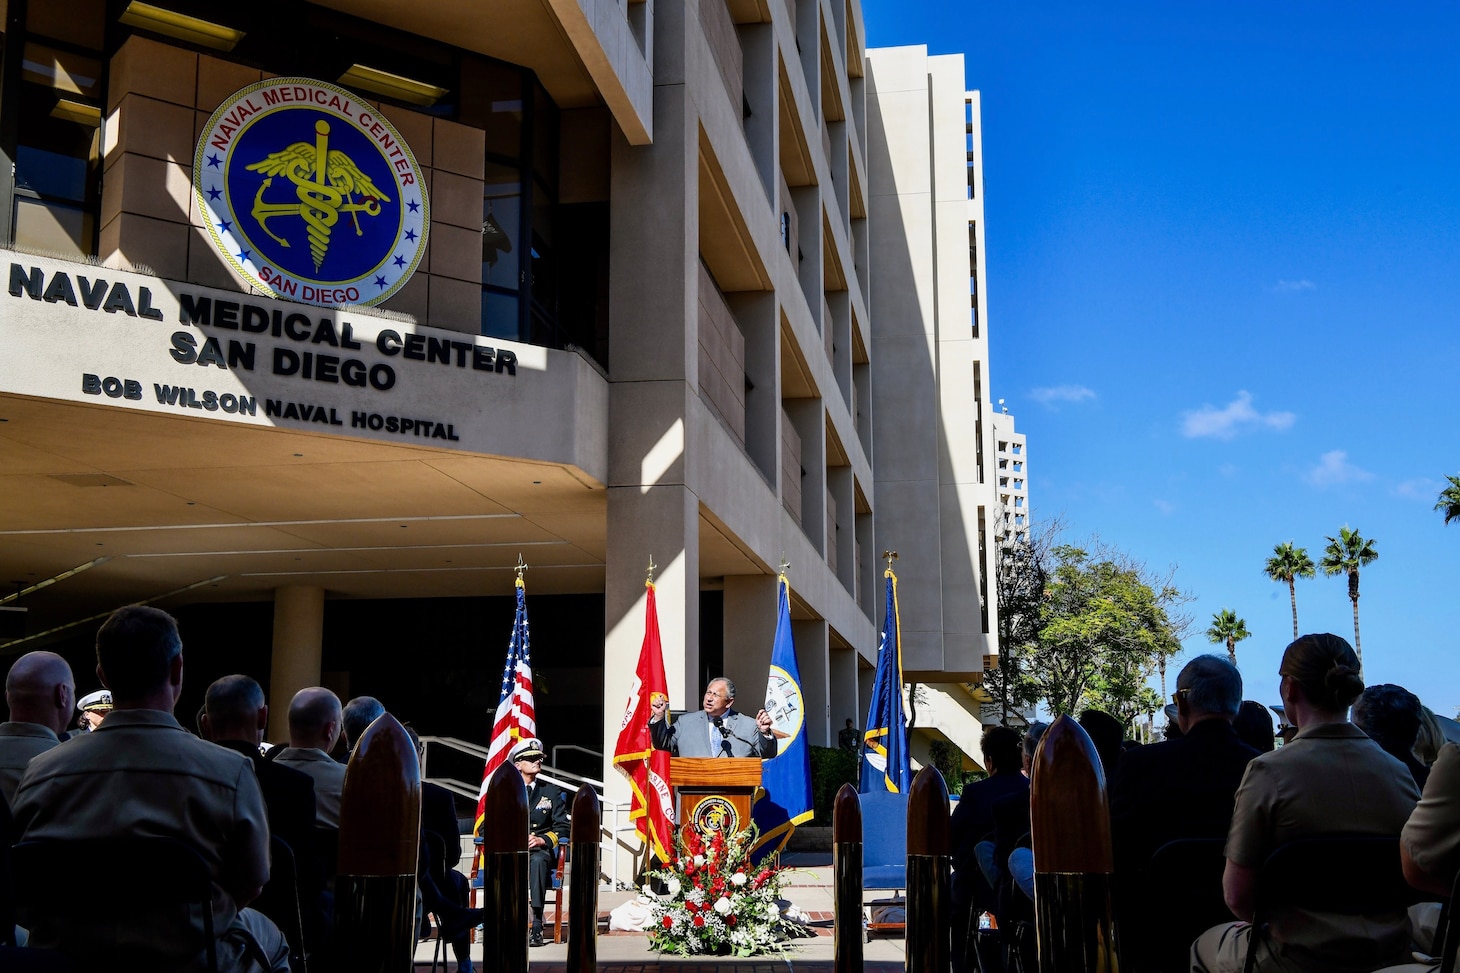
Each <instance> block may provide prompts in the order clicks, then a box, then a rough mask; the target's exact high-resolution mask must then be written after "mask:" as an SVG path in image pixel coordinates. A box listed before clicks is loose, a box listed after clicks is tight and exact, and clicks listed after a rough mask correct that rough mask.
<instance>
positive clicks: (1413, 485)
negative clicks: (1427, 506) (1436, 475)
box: [1394, 476, 1441, 503]
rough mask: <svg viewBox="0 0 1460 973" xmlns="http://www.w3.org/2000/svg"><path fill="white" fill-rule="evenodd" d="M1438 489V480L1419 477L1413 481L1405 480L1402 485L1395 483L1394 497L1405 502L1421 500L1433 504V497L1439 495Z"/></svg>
mask: <svg viewBox="0 0 1460 973" xmlns="http://www.w3.org/2000/svg"><path fill="white" fill-rule="evenodd" d="M1440 489H1441V484H1440V481H1439V480H1431V479H1430V478H1429V477H1424V476H1421V477H1416V478H1415V479H1413V480H1405V481H1404V482H1403V483H1396V484H1395V485H1394V495H1395V496H1396V497H1402V498H1403V499H1405V500H1422V501H1424V502H1425V503H1433V502H1434V500H1435V497H1437V496H1439V495H1440Z"/></svg>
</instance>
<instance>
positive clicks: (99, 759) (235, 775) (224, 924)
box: [14, 605, 289, 973]
mask: <svg viewBox="0 0 1460 973" xmlns="http://www.w3.org/2000/svg"><path fill="white" fill-rule="evenodd" d="M96 659H97V666H96V670H97V676H98V677H99V678H100V679H101V681H102V683H103V684H104V685H105V686H107V687H108V688H109V689H110V690H111V691H112V696H113V703H114V709H113V710H112V712H111V713H110V714H109V715H108V716H107V718H106V721H105V722H104V723H103V724H102V725H101V726H100V727H98V728H97V729H96V730H95V731H94V732H92V733H88V734H85V735H83V736H80V737H77V738H75V739H73V740H70V741H68V742H67V743H66V745H65V746H59V747H54V748H52V749H51V750H48V751H46V752H45V753H42V754H40V755H39V756H37V757H35V758H33V759H32V760H31V762H30V766H29V767H28V768H27V769H26V772H25V776H24V777H22V778H21V781H20V787H19V788H18V789H17V790H16V793H15V807H14V812H15V826H16V830H17V832H18V833H19V835H20V840H22V841H36V840H46V841H67V840H79V839H83V838H88V839H90V838H103V839H105V838H117V839H121V838H126V837H134V836H139V835H147V836H155V837H168V838H176V839H178V840H181V841H184V842H186V843H187V844H189V845H191V846H192V847H193V848H194V850H196V851H197V852H198V854H199V855H201V856H202V858H203V860H204V861H205V862H206V863H207V865H208V868H209V871H210V872H211V874H212V877H213V928H214V930H216V934H217V935H218V964H219V968H220V969H222V970H227V971H238V973H243V971H248V970H254V969H260V968H261V969H265V970H288V969H289V947H288V944H287V943H285V941H284V937H283V935H281V934H280V932H279V930H278V928H277V927H276V926H275V925H274V924H273V923H272V922H270V921H269V920H268V919H266V918H265V917H264V916H262V915H260V914H259V913H257V912H255V911H253V910H252V909H248V908H245V907H246V906H247V905H248V904H249V903H250V902H251V901H253V899H254V898H255V897H257V896H258V894H259V892H260V891H261V890H262V889H263V886H264V883H265V882H266V881H268V877H269V823H268V813H267V811H265V809H264V798H263V794H262V792H261V791H260V790H259V785H258V781H257V780H255V779H254V772H253V765H252V764H250V763H249V761H248V758H246V757H244V756H242V755H240V754H237V753H233V752H231V751H228V750H225V749H223V748H222V747H216V746H214V745H213V744H211V743H208V742H206V741H204V740H199V739H198V738H197V737H195V736H193V735H192V734H191V733H189V732H188V731H187V730H184V729H183V728H182V726H181V724H179V723H178V721H177V720H176V719H175V718H174V717H173V715H172V710H173V707H175V706H176V705H177V700H178V696H179V695H180V694H181V692H182V673H183V656H182V640H181V639H180V638H179V636H178V632H177V623H176V622H174V621H173V619H172V616H170V615H168V614H167V613H166V612H163V611H160V610H158V609H156V608H145V607H141V606H136V605H133V606H130V607H127V608H122V609H119V610H118V611H116V612H113V613H112V616H111V617H110V618H108V619H107V620H106V622H105V623H104V624H103V625H102V627H101V630H100V631H99V632H97V634H96ZM113 879H114V881H115V883H116V885H115V888H113V889H110V890H108V891H106V892H104V893H102V894H115V895H126V894H127V886H126V876H124V875H118V876H113ZM22 902H23V895H22ZM20 918H21V922H22V923H23V924H24V923H26V918H27V917H26V916H25V914H24V912H23V911H22V914H21V917H20ZM179 922H191V923H192V931H191V932H189V931H185V929H184V928H182V927H180V926H179ZM27 928H29V929H30V943H31V945H34V946H41V947H45V948H49V949H59V950H63V951H65V952H67V953H68V954H70V955H72V956H74V957H77V958H78V959H82V960H85V961H87V962H89V961H91V960H92V959H94V958H95V957H96V956H98V955H104V954H105V952H106V950H107V949H108V947H109V946H111V945H112V944H114V943H116V942H117V940H118V937H122V936H124V937H126V939H127V940H128V941H129V942H133V943H135V942H138V941H141V942H146V943H147V944H148V945H149V946H150V947H155V949H156V951H157V953H158V958H159V965H158V967H157V968H159V969H175V968H176V969H197V968H200V967H201V965H202V963H203V956H202V954H201V953H194V949H195V947H196V944H197V937H198V936H199V935H201V931H202V928H203V922H202V918H201V916H198V917H189V918H188V919H181V918H180V917H179V916H178V915H177V913H176V912H175V910H171V909H169V910H165V911H160V912H159V913H158V914H157V915H156V916H154V917H149V919H148V920H147V921H145V922H137V923H133V924H130V925H129V927H128V928H125V929H117V928H116V924H115V923H113V922H108V921H107V920H105V919H100V918H97V919H94V918H93V917H92V913H90V912H88V911H87V910H86V909H85V908H78V909H77V910H76V912H75V914H74V915H72V916H70V917H68V918H67V919H66V920H65V921H64V923H60V922H56V921H55V920H50V921H47V920H45V919H43V918H40V917H37V921H35V922H34V923H33V924H30V925H28V926H27Z"/></svg>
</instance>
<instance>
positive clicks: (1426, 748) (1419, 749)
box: [1414, 706, 1460, 767]
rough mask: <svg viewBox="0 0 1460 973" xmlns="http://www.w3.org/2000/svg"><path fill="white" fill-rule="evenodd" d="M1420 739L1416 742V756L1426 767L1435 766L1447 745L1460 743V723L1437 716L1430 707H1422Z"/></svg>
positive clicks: (1420, 709)
mask: <svg viewBox="0 0 1460 973" xmlns="http://www.w3.org/2000/svg"><path fill="white" fill-rule="evenodd" d="M1419 711H1420V726H1419V737H1418V739H1416V740H1415V741H1414V755H1415V757H1416V759H1418V760H1419V762H1420V763H1422V764H1424V765H1425V766H1426V767H1431V766H1434V763H1435V760H1436V759H1438V758H1439V756H1440V751H1441V750H1442V749H1444V746H1445V744H1447V743H1460V723H1456V722H1455V721H1454V720H1452V719H1449V718H1448V717H1444V716H1437V715H1436V714H1435V713H1434V711H1432V710H1431V709H1430V708H1429V707H1428V706H1420V708H1419Z"/></svg>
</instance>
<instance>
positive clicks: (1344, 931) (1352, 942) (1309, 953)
mask: <svg viewBox="0 0 1460 973" xmlns="http://www.w3.org/2000/svg"><path fill="white" fill-rule="evenodd" d="M1278 673H1279V675H1281V677H1282V681H1281V682H1280V683H1279V686H1278V692H1279V694H1280V695H1281V696H1282V699H1283V704H1284V706H1285V707H1286V713H1287V715H1288V718H1289V719H1290V720H1291V721H1292V722H1293V724H1294V725H1295V726H1297V727H1298V735H1297V736H1296V737H1295V738H1294V739H1293V740H1292V742H1290V743H1288V744H1286V745H1285V746H1283V747H1280V748H1279V749H1277V750H1275V751H1273V752H1272V753H1265V754H1262V755H1261V756H1259V757H1256V758H1254V759H1253V760H1252V762H1251V763H1249V764H1248V765H1247V773H1246V775H1244V777H1243V778H1242V785H1241V787H1239V788H1238V790H1237V801H1236V807H1235V809H1234V811H1233V814H1232V827H1231V830H1230V831H1229V832H1228V834H1227V867H1226V872H1225V874H1224V875H1223V879H1222V889H1223V892H1224V895H1225V897H1226V900H1227V906H1228V907H1229V908H1230V909H1231V910H1232V913H1233V915H1235V916H1237V917H1238V918H1239V919H1243V920H1247V921H1243V922H1235V923H1228V924H1226V925H1221V926H1217V927H1215V928H1213V929H1209V930H1207V931H1206V932H1205V933H1203V934H1202V935H1201V936H1200V937H1199V938H1198V939H1197V940H1196V942H1195V943H1193V944H1192V948H1191V968H1192V971H1193V973H1239V971H1241V970H1242V968H1243V961H1244V959H1245V958H1246V955H1247V943H1248V937H1249V934H1250V932H1251V926H1250V925H1249V922H1250V920H1251V919H1252V913H1253V906H1254V903H1255V899H1256V887H1257V874H1258V870H1259V869H1260V868H1261V866H1262V863H1263V862H1264V861H1266V860H1267V857H1268V855H1270V854H1271V853H1272V852H1273V851H1274V850H1275V849H1276V848H1277V847H1278V846H1279V845H1282V844H1284V843H1286V842H1289V841H1292V840H1294V839H1296V838H1307V837H1315V836H1319V835H1323V834H1340V833H1342V834H1374V835H1398V834H1399V831H1400V829H1401V828H1402V827H1404V822H1405V819H1407V818H1408V817H1409V813H1410V812H1411V811H1412V810H1413V809H1414V805H1415V802H1416V801H1418V800H1419V791H1418V789H1417V788H1416V787H1415V786H1414V779H1413V778H1412V777H1411V776H1410V774H1409V771H1408V770H1407V769H1405V766H1404V765H1403V764H1402V763H1400V762H1399V761H1398V760H1395V759H1394V758H1393V757H1391V756H1389V754H1387V753H1385V752H1384V751H1383V750H1382V749H1380V747H1379V745H1378V744H1377V743H1375V742H1374V741H1372V740H1370V739H1369V738H1368V737H1367V736H1366V735H1365V734H1364V732H1363V731H1362V730H1360V729H1359V728H1358V727H1356V726H1354V725H1353V724H1351V723H1350V722H1348V708H1349V705H1350V704H1352V703H1353V701H1354V700H1355V699H1357V698H1358V695H1359V694H1360V693H1361V692H1363V690H1364V683H1363V680H1362V679H1361V678H1360V676H1359V661H1358V657H1357V656H1356V655H1355V654H1354V651H1353V649H1352V648H1351V647H1350V646H1349V644H1348V642H1346V641H1344V640H1343V639H1342V638H1340V637H1339V636H1337V635H1305V636H1303V637H1302V638H1300V639H1298V640H1297V641H1296V642H1294V643H1292V644H1291V645H1289V646H1288V648H1287V651H1286V652H1284V653H1283V661H1282V665H1281V666H1280V667H1279V668H1278ZM1408 948H1409V918H1408V916H1407V915H1406V914H1405V913H1404V911H1403V910H1397V911H1395V912H1393V913H1385V914H1379V915H1369V916H1362V917H1353V916H1336V915H1326V914H1323V913H1319V912H1313V911H1308V910H1296V909H1295V910H1289V911H1288V912H1285V913H1279V914H1278V915H1276V916H1274V917H1273V921H1272V924H1271V926H1270V927H1269V930H1268V935H1267V936H1265V937H1263V939H1262V940H1261V941H1260V943H1259V953H1258V956H1257V969H1258V970H1259V971H1261V973H1369V971H1371V970H1375V969H1378V968H1380V967H1383V966H1387V965H1390V964H1394V963H1398V962H1400V961H1401V960H1402V959H1403V958H1405V957H1406V955H1407V953H1408ZM1365 957H1379V960H1378V961H1373V960H1372V959H1365Z"/></svg>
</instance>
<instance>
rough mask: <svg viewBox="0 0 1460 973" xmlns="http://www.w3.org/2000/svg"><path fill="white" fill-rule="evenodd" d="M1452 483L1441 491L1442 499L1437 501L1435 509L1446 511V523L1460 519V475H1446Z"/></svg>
mask: <svg viewBox="0 0 1460 973" xmlns="http://www.w3.org/2000/svg"><path fill="white" fill-rule="evenodd" d="M1445 479H1447V480H1449V481H1450V485H1449V486H1447V487H1445V489H1443V490H1441V491H1440V499H1439V500H1437V501H1435V509H1436V510H1443V511H1445V523H1447V524H1448V523H1449V522H1450V521H1452V520H1460V476H1446V477H1445Z"/></svg>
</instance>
